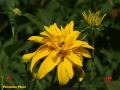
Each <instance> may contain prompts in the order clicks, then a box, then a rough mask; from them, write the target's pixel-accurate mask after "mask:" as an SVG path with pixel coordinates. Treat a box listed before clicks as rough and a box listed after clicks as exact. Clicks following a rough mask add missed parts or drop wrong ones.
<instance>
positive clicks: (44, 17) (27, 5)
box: [0, 0, 120, 90]
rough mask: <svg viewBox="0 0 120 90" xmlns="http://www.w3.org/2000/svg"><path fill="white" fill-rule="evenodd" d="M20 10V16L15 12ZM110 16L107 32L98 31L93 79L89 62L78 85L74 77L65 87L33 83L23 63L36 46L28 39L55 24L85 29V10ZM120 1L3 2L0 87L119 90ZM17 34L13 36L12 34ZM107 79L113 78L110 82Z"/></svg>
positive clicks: (0, 3) (0, 13)
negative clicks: (14, 13) (71, 24)
mask: <svg viewBox="0 0 120 90" xmlns="http://www.w3.org/2000/svg"><path fill="white" fill-rule="evenodd" d="M14 8H19V9H20V10H21V12H22V15H21V16H17V15H16V16H14V15H13V14H12V11H11V10H13V9H14ZM88 10H92V11H97V10H100V11H101V12H102V13H107V16H106V18H105V19H104V23H103V25H104V30H102V31H98V32H96V34H95V35H96V36H95V60H94V63H93V71H94V72H93V73H92V77H93V80H92V81H91V80H90V78H91V76H90V70H91V65H90V63H89V61H88V60H87V61H86V62H87V65H85V67H84V68H85V73H86V75H85V79H84V80H83V81H82V82H81V83H78V81H77V80H76V79H75V78H73V80H71V81H70V83H68V84H67V85H66V86H59V85H58V82H57V80H56V79H55V80H54V82H52V83H51V82H50V81H51V80H49V79H48V78H45V79H43V80H40V81H38V80H33V78H32V77H31V74H30V72H29V64H24V63H22V62H21V56H22V55H23V53H27V52H30V51H33V50H35V49H36V48H37V46H38V45H37V44H34V43H30V42H28V41H27V38H28V37H29V36H31V35H38V34H39V32H41V31H42V30H44V29H43V26H44V25H50V24H52V23H53V22H56V23H58V25H65V24H66V23H68V22H69V21H70V20H74V21H75V23H76V24H75V27H76V28H77V29H79V30H82V29H84V28H85V27H86V26H85V23H84V22H83V17H82V15H81V13H82V12H83V11H88ZM119 15H120V0H0V66H1V67H0V86H1V85H26V84H27V85H28V86H32V87H30V88H27V89H28V90H56V89H58V90H81V89H82V90H101V89H103V90H119V88H120V70H119V69H120V40H119V38H120V37H119V36H120V17H119ZM12 31H13V32H14V33H13V32H12ZM108 77H110V78H112V80H111V79H108Z"/></svg>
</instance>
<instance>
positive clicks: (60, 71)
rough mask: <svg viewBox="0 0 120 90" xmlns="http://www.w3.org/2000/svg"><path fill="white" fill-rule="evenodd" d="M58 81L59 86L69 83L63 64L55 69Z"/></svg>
mask: <svg viewBox="0 0 120 90" xmlns="http://www.w3.org/2000/svg"><path fill="white" fill-rule="evenodd" d="M57 74H58V80H59V84H60V85H65V84H67V83H68V82H69V76H68V74H67V72H66V70H65V64H64V62H61V63H60V64H59V65H58V67H57Z"/></svg>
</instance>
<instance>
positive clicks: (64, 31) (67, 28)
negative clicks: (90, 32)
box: [61, 21, 74, 38]
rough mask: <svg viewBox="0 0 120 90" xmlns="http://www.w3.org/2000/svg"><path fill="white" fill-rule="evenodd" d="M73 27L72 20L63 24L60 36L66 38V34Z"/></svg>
mask: <svg viewBox="0 0 120 90" xmlns="http://www.w3.org/2000/svg"><path fill="white" fill-rule="evenodd" d="M73 27H74V22H73V21H71V22H70V23H69V24H67V25H66V26H65V28H64V29H62V30H61V31H62V36H63V37H64V38H66V36H67V35H69V33H70V32H72V31H73Z"/></svg>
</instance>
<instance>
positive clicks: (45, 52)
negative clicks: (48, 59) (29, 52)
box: [30, 49, 50, 72]
mask: <svg viewBox="0 0 120 90" xmlns="http://www.w3.org/2000/svg"><path fill="white" fill-rule="evenodd" d="M49 53H50V51H49V50H48V49H41V50H39V51H37V52H36V53H35V56H34V57H33V59H32V62H31V65H30V71H31V72H32V70H33V67H34V65H35V64H36V63H37V62H38V61H39V60H40V59H41V58H43V57H45V56H47V55H48V54H49Z"/></svg>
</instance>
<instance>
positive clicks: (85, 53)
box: [79, 48, 91, 58]
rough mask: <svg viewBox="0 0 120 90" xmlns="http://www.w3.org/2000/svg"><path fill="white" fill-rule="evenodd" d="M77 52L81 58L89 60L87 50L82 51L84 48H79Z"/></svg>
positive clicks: (89, 56)
mask: <svg viewBox="0 0 120 90" xmlns="http://www.w3.org/2000/svg"><path fill="white" fill-rule="evenodd" d="M79 52H80V54H81V55H82V56H83V57H86V58H91V55H90V53H89V51H88V50H86V49H84V48H80V49H79Z"/></svg>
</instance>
